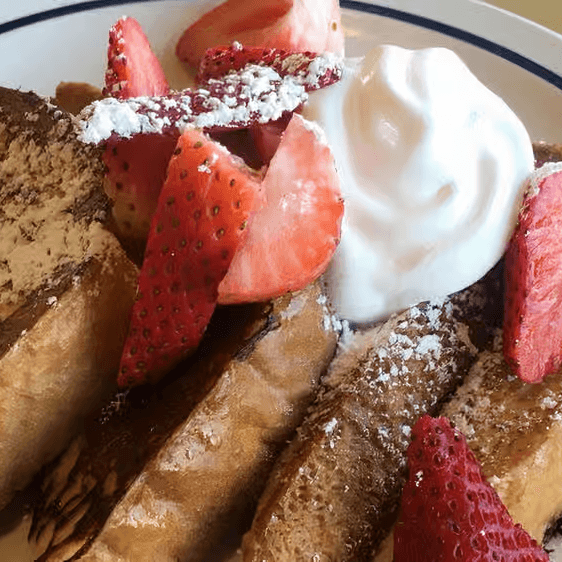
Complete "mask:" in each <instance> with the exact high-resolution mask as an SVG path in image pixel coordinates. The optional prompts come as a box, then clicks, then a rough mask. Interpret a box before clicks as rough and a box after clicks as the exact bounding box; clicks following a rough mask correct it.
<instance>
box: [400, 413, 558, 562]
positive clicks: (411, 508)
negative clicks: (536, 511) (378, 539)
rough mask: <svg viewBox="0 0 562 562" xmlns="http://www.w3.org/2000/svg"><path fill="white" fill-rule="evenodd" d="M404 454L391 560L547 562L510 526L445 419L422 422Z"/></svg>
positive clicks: (427, 418) (522, 533)
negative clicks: (403, 479)
mask: <svg viewBox="0 0 562 562" xmlns="http://www.w3.org/2000/svg"><path fill="white" fill-rule="evenodd" d="M407 456H408V465H409V480H408V482H407V483H406V486H405V487H404V491H403V495H402V511H401V515H400V519H399V521H398V523H397V525H396V527H395V530H394V561H395V562H437V561H443V562H449V561H450V562H453V561H457V560H458V561H459V562H473V561H474V562H476V561H478V562H484V561H490V562H493V561H496V560H497V561H499V560H503V561H505V562H531V561H532V562H543V561H544V562H548V559H549V558H548V555H547V553H546V552H545V551H544V550H543V549H541V548H540V547H539V546H538V545H537V543H536V541H535V540H534V539H532V538H531V537H530V536H529V534H528V533H527V532H526V531H525V530H524V529H523V528H521V526H520V525H516V524H514V522H513V520H512V518H511V516H510V515H509V513H508V512H507V509H506V508H505V506H504V505H503V503H502V501H501V499H500V498H499V496H498V495H497V493H496V492H495V490H494V489H493V488H492V486H491V485H490V484H489V483H488V482H487V480H486V478H485V477H484V475H483V473H482V469H481V467H480V465H479V463H478V461H477V460H476V458H475V457H474V454H473V453H472V452H471V451H470V449H469V448H468V445H467V443H466V439H465V438H464V436H463V435H462V434H461V433H460V432H459V431H458V430H456V429H454V428H453V427H452V425H451V422H450V421H449V420H448V419H447V418H436V419H434V418H431V417H430V416H427V415H425V416H423V417H422V418H420V419H419V420H418V422H417V423H416V425H415V426H414V427H413V429H412V442H411V444H410V446H409V448H408V452H407Z"/></svg>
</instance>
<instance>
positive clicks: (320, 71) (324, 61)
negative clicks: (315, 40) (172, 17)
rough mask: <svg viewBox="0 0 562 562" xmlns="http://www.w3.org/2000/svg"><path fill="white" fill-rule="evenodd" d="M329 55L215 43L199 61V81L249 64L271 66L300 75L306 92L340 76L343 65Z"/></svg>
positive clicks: (298, 76)
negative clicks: (218, 45)
mask: <svg viewBox="0 0 562 562" xmlns="http://www.w3.org/2000/svg"><path fill="white" fill-rule="evenodd" d="M335 61H336V58H334V57H333V56H330V55H317V54H316V53H312V52H310V51H306V52H303V53H299V52H293V51H285V50H283V49H273V48H263V47H246V46H243V45H241V44H240V43H233V44H232V45H231V46H229V47H214V48H212V49H207V51H205V56H204V57H203V59H202V60H201V64H200V65H199V72H198V74H197V78H196V79H197V81H198V82H199V83H203V84H204V83H206V82H208V81H209V80H212V79H220V78H222V77H223V76H225V75H226V74H228V73H229V72H231V71H240V70H242V69H244V68H245V67H246V66H248V65H256V66H268V67H270V68H273V70H275V72H277V74H279V76H281V77H284V76H293V77H294V78H295V79H296V80H297V81H298V80H299V78H301V77H302V78H305V79H304V80H302V84H303V85H304V87H305V90H306V91H307V92H311V91H314V90H318V89H320V88H325V87H326V86H330V85H331V84H334V83H335V82H337V81H338V80H339V79H340V78H341V67H339V66H337V65H336V64H335Z"/></svg>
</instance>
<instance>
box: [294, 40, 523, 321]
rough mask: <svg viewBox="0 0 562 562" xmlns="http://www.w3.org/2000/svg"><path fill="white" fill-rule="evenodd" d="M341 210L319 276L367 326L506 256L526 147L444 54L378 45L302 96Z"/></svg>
mask: <svg viewBox="0 0 562 562" xmlns="http://www.w3.org/2000/svg"><path fill="white" fill-rule="evenodd" d="M303 114H304V116H305V117H306V118H308V119H311V120H314V121H316V122H317V123H319V124H320V125H321V126H322V128H323V129H324V131H325V134H326V137H327V139H328V142H329V143H330V145H331V147H332V150H333V152H334V157H335V160H336V165H337V168H338V172H339V174H340V178H341V186H342V191H343V194H344V197H345V202H346V208H345V215H344V221H343V225H342V239H341V243H340V245H339V247H338V250H337V251H336V254H335V256H334V259H333V260H332V263H331V265H330V267H329V269H328V271H327V274H326V280H327V286H328V293H329V296H330V298H331V300H332V302H333V304H334V305H335V306H336V309H337V311H338V312H339V314H340V315H341V316H342V317H343V318H346V319H349V320H350V321H352V322H358V323H362V322H368V321H373V320H377V319H379V318H382V317H384V316H386V315H388V314H390V313H392V312H395V311H397V310H400V309H403V308H406V307H407V306H410V305H413V304H416V303H418V302H421V301H424V300H429V299H431V298H433V297H442V296H445V295H447V294H450V293H452V292H455V291H458V290H461V289H463V288H465V287H467V286H469V285H470V284H472V283H473V282H475V281H477V280H478V279H480V278H481V277H482V276H483V275H484V274H485V273H486V272H487V271H488V270H489V269H491V267H493V265H494V264H495V263H496V262H497V261H498V260H499V259H500V257H501V256H502V254H503V253H504V250H505V247H506V244H507V242H508V240H509V237H510V235H511V232H512V230H513V228H514V226H515V222H516V220H517V213H518V210H519V205H520V203H521V199H522V194H523V191H524V186H525V182H526V180H527V179H528V177H529V176H530V174H531V171H532V170H533V150H532V145H531V141H530V139H529V135H528V134H527V131H526V130H525V127H524V126H523V124H522V123H521V121H520V120H519V119H518V118H517V116H516V115H515V114H514V113H513V112H512V111H511V110H510V109H509V107H508V106H507V105H506V104H505V103H504V102H503V101H502V100H501V99H500V98H499V97H498V96H496V95H495V94H493V93H492V92H491V91H489V90H488V89H487V88H486V87H485V86H484V85H483V84H482V83H481V82H479V81H478V80H477V78H476V77H475V76H474V75H473V74H471V72H470V71H469V70H468V68H467V67H466V65H465V64H464V63H463V62H462V61H461V60H460V59H459V57H458V56H457V55H456V54H454V53H453V52H452V51H449V50H447V49H443V48H433V49H424V50H420V51H411V50H407V49H403V48H400V47H395V46H381V47H378V48H376V49H374V50H373V51H371V52H370V53H369V54H368V55H367V56H366V57H365V58H362V59H353V60H350V61H348V62H347V64H346V66H345V69H344V71H343V77H342V79H341V81H340V82H339V83H337V84H335V85H333V86H331V87H330V88H325V89H324V90H320V91H318V92H313V93H311V94H310V98H309V101H308V103H307V105H306V106H305V109H304V112H303Z"/></svg>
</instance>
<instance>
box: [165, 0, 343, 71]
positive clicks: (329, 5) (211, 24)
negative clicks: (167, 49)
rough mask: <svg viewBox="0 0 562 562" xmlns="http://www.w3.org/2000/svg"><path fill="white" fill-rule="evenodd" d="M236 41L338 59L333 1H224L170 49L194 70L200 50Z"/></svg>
mask: <svg viewBox="0 0 562 562" xmlns="http://www.w3.org/2000/svg"><path fill="white" fill-rule="evenodd" d="M233 41H239V42H240V43H242V44H244V45H251V46H255V47H266V48H269V47H275V48H279V49H286V50H289V51H314V52H317V53H323V52H334V53H339V54H343V50H344V34H343V27H342V25H341V13H340V7H339V1H338V0H261V1H260V2H255V1H254V0H226V2H224V3H223V4H221V5H220V6H217V7H216V8H214V9H213V10H211V11H210V12H207V13H206V14H205V15H204V16H203V17H201V18H200V19H199V20H198V21H196V22H195V23H194V24H193V25H191V26H190V27H189V28H188V29H187V30H186V31H185V32H184V34H183V35H182V37H181V38H180V40H179V41H178V44H177V46H176V54H177V56H178V57H179V59H180V60H182V61H185V62H187V63H188V64H190V65H192V66H194V67H197V66H198V64H199V61H200V60H201V59H202V57H203V55H204V53H205V51H206V49H209V48H211V47H215V46H216V45H230V44H231V43H232V42H233Z"/></svg>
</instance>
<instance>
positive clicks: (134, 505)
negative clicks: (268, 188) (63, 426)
mask: <svg viewBox="0 0 562 562" xmlns="http://www.w3.org/2000/svg"><path fill="white" fill-rule="evenodd" d="M320 295H321V293H320V292H319V288H318V286H317V285H314V286H311V287H309V288H307V289H305V290H304V291H301V292H299V293H296V294H295V295H292V296H290V295H287V296H285V297H282V298H279V299H275V300H274V301H273V302H272V304H271V305H267V306H266V308H265V309H264V312H265V313H266V314H265V315H262V320H259V321H258V323H257V324H256V323H255V321H251V322H245V323H244V325H245V329H244V330H243V331H246V332H247V334H246V337H245V338H244V339H241V338H240V336H239V337H238V338H237V340H236V342H234V343H235V345H234V347H231V349H230V351H229V346H231V344H229V343H228V342H227V343H225V342H222V346H218V347H216V346H215V348H214V349H213V350H210V351H211V353H210V354H209V353H208V354H207V356H206V357H202V359H201V361H199V362H197V363H195V365H193V366H192V367H191V368H190V369H189V371H188V372H187V373H184V376H182V377H181V378H180V379H178V380H177V381H175V382H173V383H172V384H171V385H170V386H168V387H167V388H166V389H165V390H163V391H162V392H164V393H166V397H165V398H164V399H163V400H164V402H163V403H161V404H160V406H158V404H155V406H156V407H155V408H149V411H144V417H145V418H148V419H152V420H153V423H156V420H155V417H156V413H157V411H158V410H159V409H160V410H163V411H166V409H167V408H168V409H169V410H171V412H173V413H172V414H171V415H172V416H175V417H176V420H177V421H176V427H175V428H172V429H173V431H171V432H170V433H169V434H168V435H167V436H166V437H165V438H164V439H162V440H161V439H160V437H159V433H160V432H161V431H162V429H163V428H160V427H158V425H160V424H157V425H156V427H155V428H154V432H153V433H152V436H151V438H155V439H157V440H161V441H163V442H162V443H161V444H160V448H159V449H158V451H157V452H156V456H155V457H154V458H152V459H151V460H149V462H148V463H146V460H144V461H140V462H139V463H138V466H137V472H136V474H135V479H134V482H133V483H132V484H131V483H130V481H129V482H128V483H126V484H125V485H124V486H123V484H122V482H123V480H124V478H123V476H122V475H120V474H118V473H119V471H120V468H119V467H120V466H121V465H122V464H123V462H124V461H123V458H122V455H123V451H124V448H123V447H121V449H122V450H121V451H118V450H117V451H115V450H114V452H113V454H112V455H111V458H112V459H113V460H109V458H107V457H105V460H104V463H103V464H104V465H105V468H106V470H105V472H102V473H99V475H98V476H97V477H96V478H97V479H98V481H97V482H94V484H93V488H90V489H88V488H86V487H85V488H84V491H83V499H84V502H83V505H86V504H87V503H88V502H91V500H92V498H95V497H96V496H97V495H98V494H99V493H100V491H101V490H102V489H103V486H104V482H105V481H106V479H110V474H111V473H113V474H114V476H113V482H114V483H115V485H116V487H117V488H118V492H117V493H115V495H114V501H113V504H112V505H111V507H110V511H111V513H110V514H109V513H106V514H105V517H107V516H108V515H109V517H108V518H107V520H102V521H99V519H98V521H93V522H92V521H90V522H88V516H89V514H88V509H86V512H85V513H81V514H79V515H80V516H79V517H78V518H77V520H75V519H73V515H72V514H73V513H74V511H73V510H74V508H75V503H74V500H75V498H73V497H72V496H71V495H70V494H69V490H70V489H72V488H73V486H74V485H73V483H74V482H76V481H85V480H86V478H88V477H90V478H91V476H92V474H95V471H92V469H91V465H92V464H93V463H94V459H93V458H92V462H91V463H90V462H87V463H83V460H84V459H85V455H82V458H79V459H78V460H77V461H76V462H75V467H74V468H73V469H72V470H71V472H70V475H69V476H67V477H65V478H64V480H65V482H64V484H63V486H62V489H60V488H59V491H58V492H57V493H56V494H52V493H51V494H49V498H50V499H49V502H48V504H49V505H50V506H52V505H56V504H57V500H59V502H60V503H59V505H62V509H60V510H59V512H58V513H57V514H56V515H55V517H53V513H52V512H51V511H50V510H49V505H46V506H44V507H43V508H41V510H39V511H38V512H37V513H36V515H35V525H34V527H36V529H37V533H36V536H35V537H34V539H35V540H36V541H37V543H38V550H39V551H42V550H45V549H46V552H45V554H43V556H41V557H40V558H39V560H42V561H43V560H49V561H55V560H67V559H69V558H70V557H71V556H74V557H75V558H72V559H80V560H88V561H94V560H100V561H101V560H106V559H120V560H130V561H131V562H132V561H152V560H160V561H170V562H171V561H175V560H177V559H189V560H192V561H195V560H202V559H206V558H205V557H206V556H210V553H215V554H216V548H217V544H218V543H220V542H221V538H222V537H223V536H224V534H226V533H228V532H232V530H233V529H234V528H236V529H237V530H238V532H242V531H243V530H245V528H246V526H247V525H249V523H250V521H249V519H248V517H249V515H250V514H251V513H252V511H253V507H254V506H255V504H256V502H257V499H258V497H259V494H260V492H261V490H262V488H263V486H264V484H265V480H266V476H267V473H268V471H269V470H270V469H271V466H272V464H273V461H274V459H275V458H276V456H277V453H278V452H279V450H280V449H281V448H282V446H283V445H284V444H285V442H286V440H287V439H288V438H289V437H290V436H291V434H292V432H293V431H294V429H295V427H296V426H297V425H298V424H299V423H300V421H301V420H302V418H303V416H304V413H305V410H306V408H307V407H308V405H309V404H310V402H311V401H312V399H313V396H314V394H315V391H316V389H317V385H318V379H319V377H320V375H321V373H322V372H323V370H324V369H325V368H326V366H327V365H328V363H329V362H330V360H331V358H332V356H333V353H334V349H335V345H336V333H335V332H334V331H333V330H332V328H331V325H330V322H329V317H328V316H326V314H327V312H326V311H325V307H324V305H323V303H322V299H321V298H320ZM234 310H236V309H234ZM256 327H257V328H258V329H257V330H256V329H255V328H256ZM248 329H250V330H249V331H248ZM219 350H220V351H219ZM225 353H226V354H230V356H227V357H226V359H225V360H223V359H222V358H221V355H224V354H225ZM217 366H218V368H217ZM193 379H195V380H200V381H202V382H200V383H199V384H197V385H195V388H190V386H193V385H191V384H186V381H189V380H193ZM203 381H205V382H203ZM205 386H206V387H207V388H206V389H204V390H205V392H203V391H202V390H199V388H201V387H205ZM174 389H175V390H174ZM182 393H183V396H181V395H182ZM197 394H199V396H197ZM182 402H183V403H185V407H184V408H183V413H182V412H181V408H180V407H179V404H180V403H182ZM194 402H195V404H194ZM112 423H113V422H112V421H110V422H109V424H112ZM123 423H124V426H123ZM123 423H122V424H121V428H119V426H116V428H115V429H116V431H118V430H119V429H121V431H125V432H126V433H132V432H133V429H132V426H131V425H130V423H129V420H125V421H124V422H123ZM135 425H136V426H137V427H138V425H139V424H138V423H136V424H135ZM138 433H139V432H135V433H134V434H135V436H136V437H135V438H136V439H137V440H138V439H142V437H140V436H139V434H138ZM84 452H85V453H86V455H87V451H84ZM94 453H95V451H94ZM102 454H104V453H102ZM98 455H99V449H98ZM128 455H129V453H128V452H127V451H126V450H125V456H126V457H128ZM95 456H96V455H95V454H94V455H93V457H95ZM104 456H105V454H104ZM62 466H64V463H63V462H62V461H61V463H60V465H59V467H58V470H62V468H61V467H62ZM109 466H114V467H115V468H114V469H113V470H110V469H109ZM129 485H130V487H129ZM127 488H128V489H127ZM123 494H124V495H123ZM86 496H87V498H88V501H86ZM121 496H122V497H121ZM78 497H79V498H80V497H81V495H80V494H78ZM70 498H72V501H67V499H70ZM119 498H120V499H119ZM117 500H119V503H117V505H116V502H117ZM105 501H107V500H106V498H99V500H96V501H94V502H93V503H94V504H99V503H100V502H101V503H103V502H105ZM96 507H97V506H96V505H93V506H92V508H91V509H90V510H89V511H90V515H91V512H93V511H95V508H96ZM53 520H54V522H55V523H54V525H51V526H49V525H50V524H52V523H53ZM150 521H152V522H155V521H157V522H158V524H157V525H156V524H154V525H153V524H151V523H150ZM96 523H101V525H103V529H101V532H100V534H99V535H98V536H97V537H96V536H95V535H96V534H97V532H98V531H99V528H98V529H96V528H95V527H96ZM80 527H82V528H80ZM85 528H89V530H90V533H88V532H87V531H85ZM60 537H64V538H63V539H62V540H60ZM49 541H50V542H51V544H50V545H49V544H48V543H49ZM78 553H79V554H78ZM186 557H187V558H186ZM211 557H212V556H211Z"/></svg>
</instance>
